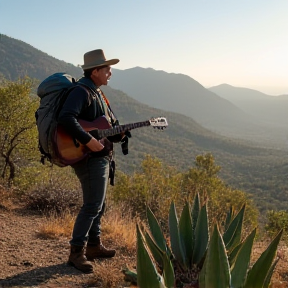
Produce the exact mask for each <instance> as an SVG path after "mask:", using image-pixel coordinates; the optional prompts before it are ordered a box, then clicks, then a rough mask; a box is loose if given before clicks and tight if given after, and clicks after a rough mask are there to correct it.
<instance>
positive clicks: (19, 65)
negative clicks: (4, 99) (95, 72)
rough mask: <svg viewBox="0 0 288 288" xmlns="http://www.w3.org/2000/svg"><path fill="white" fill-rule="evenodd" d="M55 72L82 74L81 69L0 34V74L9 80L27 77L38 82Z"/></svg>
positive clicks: (77, 75)
mask: <svg viewBox="0 0 288 288" xmlns="http://www.w3.org/2000/svg"><path fill="white" fill-rule="evenodd" d="M55 72H67V73H69V74H71V75H73V76H74V77H79V76H80V75H81V74H82V69H81V68H79V67H76V66H74V65H72V64H68V63H66V62H64V61H61V60H58V59H56V58H54V57H52V56H49V55H48V54H47V53H44V52H42V51H40V50H38V49H36V48H34V47H33V46H31V45H29V44H27V43H25V42H23V41H20V40H16V39H13V38H11V37H8V36H6V35H3V34H1V40H0V73H1V74H2V75H4V77H5V78H7V79H9V80H16V79H17V78H19V77H21V76H26V75H28V76H29V77H31V78H36V79H39V80H43V79H45V78H46V77H47V76H48V75H50V74H53V73H55Z"/></svg>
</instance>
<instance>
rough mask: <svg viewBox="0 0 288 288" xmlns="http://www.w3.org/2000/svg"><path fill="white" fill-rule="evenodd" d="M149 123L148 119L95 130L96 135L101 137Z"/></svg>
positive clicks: (148, 124)
mask: <svg viewBox="0 0 288 288" xmlns="http://www.w3.org/2000/svg"><path fill="white" fill-rule="evenodd" d="M150 125H151V123H150V121H149V120H147V121H143V122H136V123H131V124H124V125H117V126H114V127H112V128H109V129H99V130H97V134H98V137H99V138H101V139H102V138H105V137H108V136H114V135H116V134H120V133H122V132H125V131H128V130H132V129H136V128H140V127H145V126H150Z"/></svg>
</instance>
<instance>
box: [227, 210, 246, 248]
mask: <svg viewBox="0 0 288 288" xmlns="http://www.w3.org/2000/svg"><path fill="white" fill-rule="evenodd" d="M244 211H245V205H243V207H242V208H241V210H240V211H239V212H238V214H237V215H236V216H235V217H234V219H233V220H232V221H231V223H230V225H229V227H228V229H227V230H226V231H225V233H224V234H223V240H224V243H225V245H226V249H227V250H230V249H232V248H234V247H235V246H236V245H238V244H239V243H240V242H241V235H242V226H243V218H244Z"/></svg>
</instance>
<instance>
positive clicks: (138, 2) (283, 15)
mask: <svg viewBox="0 0 288 288" xmlns="http://www.w3.org/2000/svg"><path fill="white" fill-rule="evenodd" d="M0 33H1V34H5V35H7V36H10V37H13V38H16V39H19V40H22V41H24V42H26V43H28V44H30V45H32V46H33V47H35V48H37V49H39V50H41V51H43V52H46V53H48V54H49V55H51V56H53V57H55V58H57V59H60V60H64V61H65V62H69V63H73V64H75V65H78V64H83V54H84V53H85V52H87V51H89V50H94V49H97V48H102V49H104V51H105V54H106V57H107V58H119V59H120V62H119V64H117V65H116V66H115V68H118V69H127V68H131V67H135V66H140V67H144V68H146V67H151V68H154V69H156V70H164V71H166V72H174V73H182V74H186V75H189V76H190V77H192V78H193V79H195V80H196V81H198V82H199V83H200V84H202V85H203V86H205V87H210V86H215V85H219V84H222V83H228V84H230V85H233V86H238V87H247V88H253V89H257V90H259V91H262V92H264V93H267V94H270V95H278V94H288V0H275V1H272V0H249V1H248V0H241V1H239V0H238V1H236V0H226V1H224V0H218V1H217V0H206V1H204V0H203V1H202V0H198V1H196V0H173V1H172V0H145V1H144V0H106V1H103V0H102V1H98V0H94V1H93V0H83V1H79V0H78V1H76V0H49V1H48V0H47V1H46V0H25V1H24V0H23V1H21V0H0Z"/></svg>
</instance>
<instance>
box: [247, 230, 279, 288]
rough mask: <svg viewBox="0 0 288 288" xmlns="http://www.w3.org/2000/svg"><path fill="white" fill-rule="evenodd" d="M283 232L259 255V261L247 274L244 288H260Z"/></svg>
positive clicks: (267, 273)
mask: <svg viewBox="0 0 288 288" xmlns="http://www.w3.org/2000/svg"><path fill="white" fill-rule="evenodd" d="M282 232H283V230H281V231H280V232H279V233H278V234H277V236H276V237H275V238H274V239H273V240H272V242H271V243H270V245H269V246H268V248H267V249H266V250H265V251H264V252H263V253H262V254H261V256H260V257H259V259H258V260H257V261H256V262H255V264H254V265H253V266H252V268H251V270H250V271H249V272H248V276H247V280H246V283H245V286H244V287H245V288H262V287H263V285H264V283H265V279H266V277H267V276H268V275H269V271H270V269H271V266H272V262H273V259H274V257H275V254H276V250H277V247H278V244H279V241H280V239H281V236H282Z"/></svg>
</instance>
